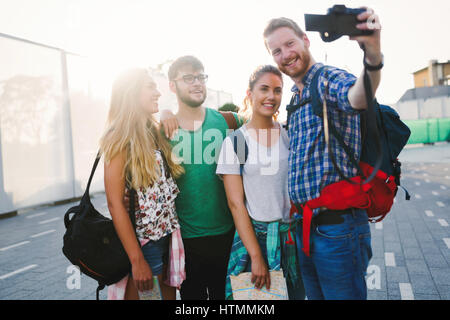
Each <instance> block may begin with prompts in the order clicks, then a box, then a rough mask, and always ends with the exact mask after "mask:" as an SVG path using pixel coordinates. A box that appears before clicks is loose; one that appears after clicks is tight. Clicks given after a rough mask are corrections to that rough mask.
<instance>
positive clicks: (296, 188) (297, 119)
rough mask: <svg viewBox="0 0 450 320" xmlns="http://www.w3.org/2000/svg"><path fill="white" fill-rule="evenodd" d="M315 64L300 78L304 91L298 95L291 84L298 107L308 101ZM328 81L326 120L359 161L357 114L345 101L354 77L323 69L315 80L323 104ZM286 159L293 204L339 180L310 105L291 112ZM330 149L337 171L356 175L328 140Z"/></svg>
mask: <svg viewBox="0 0 450 320" xmlns="http://www.w3.org/2000/svg"><path fill="white" fill-rule="evenodd" d="M322 66H323V65H322V64H321V63H316V64H315V65H314V66H313V67H311V68H310V69H309V70H308V72H307V74H306V75H305V77H304V78H303V80H302V81H303V84H304V89H303V90H302V92H301V96H300V94H299V90H298V88H297V86H295V85H294V87H293V88H292V91H293V93H294V99H293V104H294V105H298V104H301V103H302V102H304V101H307V100H309V99H310V98H311V96H310V84H311V80H312V78H313V76H314V74H315V73H316V71H317V70H318V69H319V68H320V67H322ZM325 79H326V80H328V94H327V96H326V100H327V108H328V119H329V121H333V123H334V125H335V127H336V129H337V130H338V131H339V132H340V133H341V134H342V137H343V139H344V141H345V143H346V144H347V145H348V146H349V147H350V149H351V150H353V151H354V153H355V155H356V157H357V158H359V155H360V151H361V146H360V145H361V142H360V140H361V138H360V126H359V112H358V111H357V110H355V109H353V108H352V107H351V105H350V102H349V100H348V91H349V89H350V88H351V87H352V86H353V84H354V83H355V81H356V77H355V76H353V75H352V74H349V73H347V72H346V71H344V70H340V69H337V68H334V67H328V66H327V68H326V71H324V72H322V74H321V76H320V77H319V83H318V91H319V93H320V97H321V99H322V101H323V92H324V91H325V90H324V81H325ZM288 133H289V137H290V149H291V152H290V156H289V196H290V198H291V200H292V201H293V202H295V203H304V202H306V201H308V200H311V199H314V198H317V197H318V196H319V195H320V191H321V190H322V189H323V188H324V187H325V186H327V185H329V184H331V183H334V182H337V181H339V180H341V178H340V177H339V174H338V173H337V171H336V169H335V168H334V166H333V163H332V161H331V159H330V157H329V154H328V148H327V147H326V144H325V139H324V135H323V123H322V118H320V117H318V116H316V115H314V114H313V110H312V106H311V103H310V102H309V103H306V104H305V105H304V106H302V107H300V108H299V109H298V110H297V111H295V112H294V113H293V114H292V116H291V118H290V123H289V132H288ZM330 139H331V148H332V150H333V154H334V155H335V158H336V162H337V163H338V164H339V165H340V168H341V171H342V172H343V173H344V174H345V175H346V176H348V177H352V176H355V175H356V168H354V167H353V166H352V165H351V163H350V160H349V159H348V157H347V154H346V153H345V152H344V151H343V150H341V148H340V147H339V145H338V142H337V141H336V140H335V139H334V138H332V137H330Z"/></svg>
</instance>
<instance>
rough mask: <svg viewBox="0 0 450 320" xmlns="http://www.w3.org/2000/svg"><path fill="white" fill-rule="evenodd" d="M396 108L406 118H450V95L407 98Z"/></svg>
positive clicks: (401, 116)
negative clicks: (415, 98)
mask: <svg viewBox="0 0 450 320" xmlns="http://www.w3.org/2000/svg"><path fill="white" fill-rule="evenodd" d="M394 108H395V109H396V110H397V112H398V113H399V115H400V118H401V119H404V120H418V119H435V118H450V97H436V98H431V99H417V100H407V101H404V102H397V103H396V104H395V106H394Z"/></svg>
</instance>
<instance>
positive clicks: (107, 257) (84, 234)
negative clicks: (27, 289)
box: [62, 153, 136, 300]
mask: <svg viewBox="0 0 450 320" xmlns="http://www.w3.org/2000/svg"><path fill="white" fill-rule="evenodd" d="M100 157H101V155H100V153H99V154H98V155H97V158H96V159H95V163H94V166H93V168H92V171H91V175H90V177H89V181H88V184H87V187H86V191H85V193H84V195H83V197H82V198H81V201H80V204H79V205H78V206H75V207H72V208H70V209H69V210H68V211H67V212H66V214H65V215H64V225H65V226H66V233H65V234H64V245H63V248H62V251H63V253H64V255H65V256H66V257H67V259H69V260H70V262H71V263H72V264H74V265H76V266H78V267H79V268H80V270H81V272H82V273H84V274H86V275H87V276H89V277H91V278H93V279H95V280H97V281H98V287H97V290H96V298H97V300H99V292H100V290H102V289H103V288H104V287H105V286H107V285H111V284H113V283H116V282H118V281H120V280H121V279H122V278H123V277H125V276H126V275H127V274H129V273H130V271H131V263H130V261H129V259H128V255H127V253H126V252H125V249H124V248H123V246H122V242H121V241H120V239H119V237H118V235H117V233H116V230H115V228H114V224H113V221H112V220H111V219H109V218H107V217H105V216H103V215H102V214H100V213H99V212H98V211H97V210H96V209H95V208H94V206H93V205H92V203H91V199H90V196H89V187H90V185H91V182H92V177H93V176H94V173H95V169H96V168H97V165H98V162H99V161H100ZM129 189H130V210H129V216H130V220H131V223H132V225H133V228H134V230H136V221H135V214H134V201H135V200H134V199H135V198H134V197H135V191H134V190H132V189H131V188H129ZM71 214H73V216H72V217H70V215H71Z"/></svg>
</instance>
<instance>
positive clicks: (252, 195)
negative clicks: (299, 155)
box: [216, 125, 291, 222]
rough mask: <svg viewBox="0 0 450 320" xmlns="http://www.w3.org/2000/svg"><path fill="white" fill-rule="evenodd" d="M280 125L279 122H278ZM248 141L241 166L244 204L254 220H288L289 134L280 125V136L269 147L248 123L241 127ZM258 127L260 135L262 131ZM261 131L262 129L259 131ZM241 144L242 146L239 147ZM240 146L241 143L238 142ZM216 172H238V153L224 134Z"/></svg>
mask: <svg viewBox="0 0 450 320" xmlns="http://www.w3.org/2000/svg"><path fill="white" fill-rule="evenodd" d="M280 127H281V125H280ZM238 130H241V132H242V133H243V135H244V137H245V141H246V142H247V145H248V157H247V161H246V162H245V164H244V166H243V170H242V181H243V185H244V192H245V206H246V208H247V211H248V213H249V215H250V217H251V218H252V219H253V220H256V221H263V222H270V221H276V220H280V219H281V220H283V221H284V222H289V211H290V207H291V206H290V200H289V193H288V159H289V138H288V136H287V132H286V130H285V129H283V128H282V127H281V130H280V137H279V139H278V141H277V142H275V143H273V144H272V146H271V147H269V148H268V147H266V146H264V145H261V144H259V143H258V141H256V139H255V138H254V136H255V135H253V136H251V135H250V133H249V130H256V129H248V128H247V126H245V125H244V126H242V127H241V128H240V129H238ZM261 132H263V131H260V135H261ZM262 134H264V133H262ZM240 148H241V149H240ZM239 150H243V146H242V147H239V146H238V152H239ZM216 174H219V175H225V174H237V175H239V174H240V164H239V160H238V156H237V155H236V153H235V152H234V148H233V142H232V141H231V138H230V137H227V138H225V140H224V141H223V144H222V149H221V151H220V155H219V159H218V162H217V169H216Z"/></svg>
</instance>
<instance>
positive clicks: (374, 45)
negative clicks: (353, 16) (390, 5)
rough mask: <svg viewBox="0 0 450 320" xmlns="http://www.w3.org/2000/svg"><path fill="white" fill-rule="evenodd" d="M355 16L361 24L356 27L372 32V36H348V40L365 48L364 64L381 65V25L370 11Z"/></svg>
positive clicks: (368, 9) (376, 16)
mask: <svg viewBox="0 0 450 320" xmlns="http://www.w3.org/2000/svg"><path fill="white" fill-rule="evenodd" d="M366 9H367V10H366V11H365V12H363V13H361V14H359V15H358V16H357V19H358V20H359V21H362V22H361V23H359V24H357V25H356V28H358V29H360V30H372V31H373V34H372V35H365V36H350V40H355V41H357V42H358V43H359V45H360V47H361V48H365V53H366V63H367V64H368V65H370V66H378V65H380V64H381V63H382V61H383V57H382V54H381V45H380V34H381V24H380V19H379V17H378V15H376V14H375V12H374V11H373V10H372V9H370V8H366Z"/></svg>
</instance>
